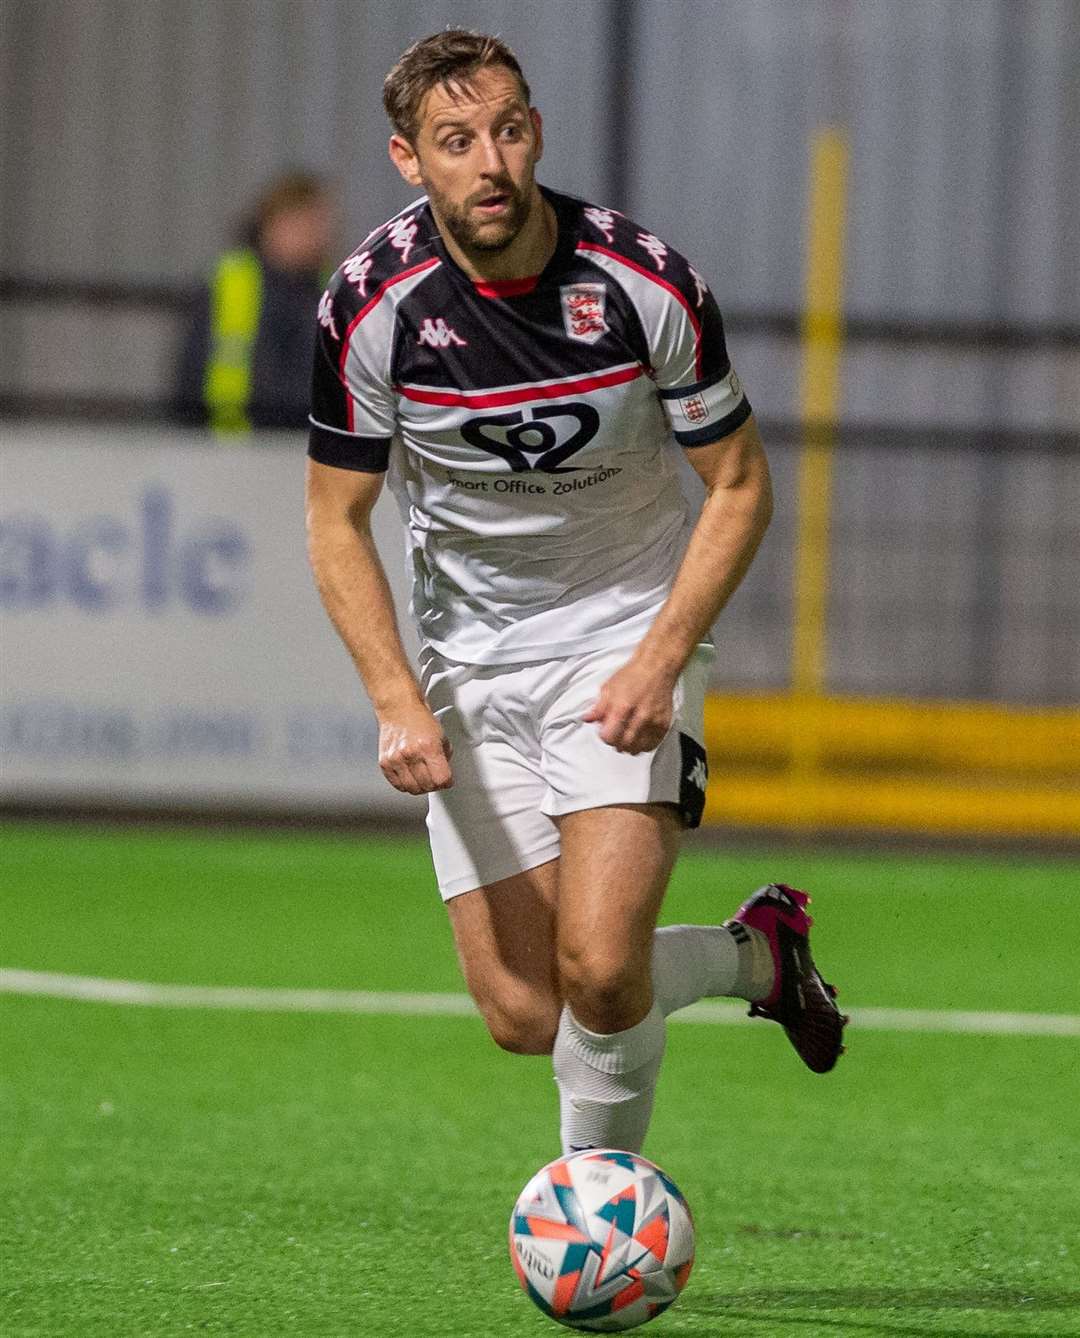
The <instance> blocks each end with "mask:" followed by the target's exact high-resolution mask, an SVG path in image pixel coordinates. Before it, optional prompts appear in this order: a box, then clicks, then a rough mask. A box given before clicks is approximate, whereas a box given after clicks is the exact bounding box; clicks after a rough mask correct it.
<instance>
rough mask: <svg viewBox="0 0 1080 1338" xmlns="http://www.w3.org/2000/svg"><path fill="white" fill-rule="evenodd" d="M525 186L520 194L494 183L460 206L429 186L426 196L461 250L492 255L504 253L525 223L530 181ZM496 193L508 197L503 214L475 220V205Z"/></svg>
mask: <svg viewBox="0 0 1080 1338" xmlns="http://www.w3.org/2000/svg"><path fill="white" fill-rule="evenodd" d="M425 184H426V183H425ZM528 187H529V188H528V189H527V190H526V191H521V190H518V189H517V187H516V186H514V185H512V184H511V183H510V182H509V181H501V182H493V183H492V184H491V186H490V187H489V188H488V189H487V190H485V191H484V193H483V194H482V195H476V196H474V197H473V198H472V199H470V200H467V201H466V202H465V204H464V205H460V206H458V205H455V204H453V203H451V202H450V201H449V200H448V199H447V198H446V197H445V196H444V195H442V194H440V193H439V192H438V191H435V190H432V188H431V187H430V186H428V188H427V193H428V198H429V199H430V201H431V203H432V205H433V206H434V208H435V211H436V213H437V214H438V216H439V219H440V221H441V222H442V224H443V226H444V227H445V228H446V230H447V232H448V233H449V234H450V236H451V237H453V239H454V241H455V242H457V244H458V246H460V247H461V249H462V250H463V251H466V252H469V251H472V252H486V253H488V254H491V253H493V252H498V251H505V250H506V248H507V247H508V246H509V245H510V244H511V243H512V242H513V241H514V239H515V238H516V237H517V235H518V233H519V232H520V231H521V229H522V228H523V227H524V226H525V224H526V222H527V221H528V218H529V213H530V211H531V209H532V196H533V192H532V182H531V180H530V182H529V183H528ZM496 194H498V195H505V196H506V197H507V201H506V204H507V208H506V213H505V214H503V215H502V216H501V217H499V218H492V219H482V218H480V219H478V218H476V217H475V215H474V214H473V212H472V211H473V209H474V208H475V206H476V205H477V204H479V203H480V201H481V200H486V199H487V198H488V196H490V195H496Z"/></svg>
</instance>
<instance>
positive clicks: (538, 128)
mask: <svg viewBox="0 0 1080 1338" xmlns="http://www.w3.org/2000/svg"><path fill="white" fill-rule="evenodd" d="M529 120H530V121H532V127H533V134H534V135H535V136H536V158H535V161H536V162H539V161H540V159H541V158H542V157H543V156H544V121H543V118H542V117H541V115H540V113H539V112H538V111H537V110H536V108H535V107H530V108H529Z"/></svg>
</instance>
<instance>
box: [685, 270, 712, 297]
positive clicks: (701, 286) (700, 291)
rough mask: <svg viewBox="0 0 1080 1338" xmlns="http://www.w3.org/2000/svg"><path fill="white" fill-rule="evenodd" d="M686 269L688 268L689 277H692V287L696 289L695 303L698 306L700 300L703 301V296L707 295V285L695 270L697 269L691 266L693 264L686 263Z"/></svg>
mask: <svg viewBox="0 0 1080 1338" xmlns="http://www.w3.org/2000/svg"><path fill="white" fill-rule="evenodd" d="M687 269H689V271H690V277H691V278H692V279H693V281H694V287H695V288H696V289H697V302H696V303H695V305H696V306H699V307H700V306H701V304H702V302H704V301H705V298H706V297H707V296H708V293H709V285H708V284H707V283H706V282H705V280H704V279H703V278H702V277H701V275H700V274H699V273H698V272H697V270H696V269H695V268H694V267H693V265H688V266H687Z"/></svg>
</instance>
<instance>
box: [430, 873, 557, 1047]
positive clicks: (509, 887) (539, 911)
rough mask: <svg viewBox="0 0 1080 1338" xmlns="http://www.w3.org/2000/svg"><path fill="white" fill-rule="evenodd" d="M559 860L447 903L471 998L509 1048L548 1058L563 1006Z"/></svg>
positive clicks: (463, 894)
mask: <svg viewBox="0 0 1080 1338" xmlns="http://www.w3.org/2000/svg"><path fill="white" fill-rule="evenodd" d="M558 866H559V861H558V860H557V859H553V860H549V861H548V862H547V863H545V864H540V865H538V866H536V867H535V868H532V869H526V870H525V871H523V872H521V873H516V874H513V875H511V876H510V877H508V878H502V879H500V880H499V881H497V882H494V883H491V884H489V885H488V886H485V887H477V888H474V889H473V890H472V891H470V892H464V893H462V894H461V895H460V896H456V897H453V898H452V899H451V900H449V901H448V902H447V903H446V909H447V912H448V914H449V916H450V925H451V928H452V929H453V933H454V943H455V945H456V947H457V953H458V959H459V960H460V962H461V969H462V973H463V974H464V976H465V983H466V985H467V986H468V988H469V993H470V994H471V995H472V997H473V999H474V1000H475V1001H476V1004H477V1007H478V1008H479V1009H480V1011H481V1013H482V1014H483V1016H484V1020H485V1022H486V1023H487V1026H488V1030H489V1031H490V1032H491V1035H492V1036H493V1038H494V1039H495V1040H496V1041H497V1042H498V1044H499V1045H501V1046H502V1047H503V1048H504V1049H506V1050H512V1051H515V1052H517V1053H521V1054H547V1053H548V1052H549V1051H550V1050H551V1046H552V1044H553V1042H554V1039H555V1031H556V1029H557V1027H558V1023H559V1013H560V1011H561V1008H562V1001H561V999H560V997H559V992H558V975H557V966H556V956H555V939H556V934H555V920H556V899H557V895H558Z"/></svg>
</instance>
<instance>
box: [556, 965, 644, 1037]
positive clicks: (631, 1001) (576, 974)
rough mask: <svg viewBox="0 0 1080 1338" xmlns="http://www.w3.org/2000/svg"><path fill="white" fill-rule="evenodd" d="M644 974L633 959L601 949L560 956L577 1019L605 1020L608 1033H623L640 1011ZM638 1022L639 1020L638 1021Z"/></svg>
mask: <svg viewBox="0 0 1080 1338" xmlns="http://www.w3.org/2000/svg"><path fill="white" fill-rule="evenodd" d="M642 979H643V972H642V970H641V969H639V967H638V964H637V963H636V962H634V961H633V960H632V959H630V958H628V957H626V956H623V955H619V954H616V953H612V952H611V951H609V950H605V949H602V948H597V947H588V948H584V949H581V950H574V949H565V950H563V951H561V952H560V954H559V981H560V984H561V986H562V993H563V997H564V998H565V999H566V1002H567V1003H568V1004H569V1005H570V1011H571V1012H572V1013H574V1015H575V1016H576V1017H579V1018H583V1017H588V1018H593V1019H601V1020H602V1021H603V1022H604V1029H605V1030H609V1031H621V1030H622V1029H623V1028H624V1027H625V1026H626V1025H628V1024H627V1023H626V1021H625V1019H626V1018H627V1017H629V1016H631V1015H634V1014H636V1013H638V1012H639V1011H640V996H641V991H642ZM635 1020H636V1017H635Z"/></svg>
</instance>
